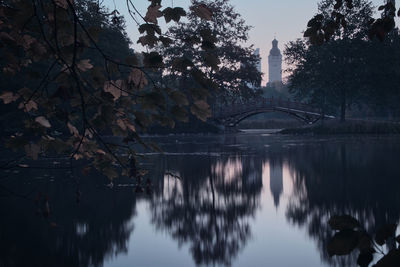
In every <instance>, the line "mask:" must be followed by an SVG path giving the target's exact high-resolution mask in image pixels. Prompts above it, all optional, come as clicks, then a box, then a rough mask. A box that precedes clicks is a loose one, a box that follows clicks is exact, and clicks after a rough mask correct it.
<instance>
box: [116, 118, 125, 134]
mask: <svg viewBox="0 0 400 267" xmlns="http://www.w3.org/2000/svg"><path fill="white" fill-rule="evenodd" d="M117 124H118V126H119V127H120V128H121V129H122V130H124V131H125V130H126V125H125V123H124V122H123V121H122V119H118V120H117Z"/></svg>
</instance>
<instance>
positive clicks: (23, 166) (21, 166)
mask: <svg viewBox="0 0 400 267" xmlns="http://www.w3.org/2000/svg"><path fill="white" fill-rule="evenodd" d="M18 167H20V168H29V165H28V164H18Z"/></svg>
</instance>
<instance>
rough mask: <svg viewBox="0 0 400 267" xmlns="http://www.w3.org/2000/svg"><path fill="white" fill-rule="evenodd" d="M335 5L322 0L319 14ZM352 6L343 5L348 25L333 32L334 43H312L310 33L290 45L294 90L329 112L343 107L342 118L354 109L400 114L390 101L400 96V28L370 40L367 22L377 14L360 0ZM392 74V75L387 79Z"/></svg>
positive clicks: (368, 4)
mask: <svg viewBox="0 0 400 267" xmlns="http://www.w3.org/2000/svg"><path fill="white" fill-rule="evenodd" d="M331 3H332V1H328V0H327V1H322V2H321V3H320V5H319V11H320V13H322V14H329V13H331V10H332V7H331V6H330V5H331ZM353 5H354V6H352V8H351V9H349V8H342V9H345V11H344V12H345V14H346V23H347V25H346V28H345V29H342V30H336V31H335V32H333V33H332V35H331V36H330V41H329V42H326V43H325V44H324V45H322V46H318V45H313V41H314V40H311V39H312V38H311V37H310V38H309V39H302V40H297V41H295V42H290V43H289V44H288V45H287V46H286V49H285V56H286V61H287V63H288V64H289V65H291V66H292V67H291V68H290V69H289V72H290V76H289V84H290V89H291V92H292V93H293V94H294V95H295V96H296V97H297V98H298V99H303V100H305V101H308V102H310V103H313V104H315V105H318V106H319V107H321V108H323V109H324V111H325V112H335V111H337V110H338V107H339V113H340V118H341V120H342V121H343V120H345V117H346V113H347V110H348V109H351V108H354V107H359V108H364V109H365V108H368V109H374V110H376V111H377V110H379V109H381V113H382V109H383V110H388V111H390V113H391V114H392V115H394V114H397V111H396V110H397V108H396V107H395V106H394V105H393V104H392V101H391V100H392V99H393V100H394V99H398V96H400V94H399V93H400V92H399V91H398V90H397V84H396V77H398V76H399V74H400V73H399V71H398V70H397V69H398V67H399V63H398V62H399V61H398V60H399V58H400V54H399V52H398V50H399V49H398V47H399V46H398V44H399V43H398V41H399V38H398V30H397V29H396V30H394V31H392V32H391V33H390V34H388V36H387V38H386V39H385V40H384V41H383V42H378V41H371V40H368V39H367V38H365V36H366V34H367V32H368V30H369V26H368V23H367V22H368V21H369V20H370V19H371V17H372V15H373V13H372V6H371V3H370V2H368V1H365V0H358V1H353ZM324 23H329V22H324ZM307 31H310V28H309V29H307ZM306 35H307V34H306ZM388 75H390V77H391V79H387V77H388Z"/></svg>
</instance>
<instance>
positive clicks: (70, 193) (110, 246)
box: [0, 131, 400, 267]
mask: <svg viewBox="0 0 400 267" xmlns="http://www.w3.org/2000/svg"><path fill="white" fill-rule="evenodd" d="M146 139H147V140H148V141H154V142H156V143H158V144H159V146H160V147H161V148H162V149H163V151H164V153H154V152H152V153H143V155H142V160H141V164H142V168H144V169H146V170H148V174H147V177H148V178H150V180H151V182H152V184H153V186H152V188H151V192H143V193H137V192H135V191H136V190H135V188H134V186H133V181H130V180H127V179H117V180H115V181H114V186H113V187H112V188H111V187H109V186H107V185H106V184H107V183H108V181H107V180H106V179H105V178H104V177H102V176H101V175H98V174H97V175H95V174H93V173H92V174H90V175H88V176H85V175H83V174H82V173H74V171H71V170H69V169H65V170H53V169H47V170H40V169H30V170H26V171H10V172H8V173H7V176H5V178H3V180H2V181H1V183H0V184H1V186H2V190H0V199H1V201H0V212H1V214H2V215H1V220H0V266H1V267H3V266H7V267H8V266H108V267H125V266H126V267H128V266H144V267H153V266H163V267H167V266H171V267H172V266H243V267H251V266H275V267H279V266H282V267H290V266H293V267H295V266H296V267H297V266H307V267H317V266H355V265H356V264H355V262H356V260H357V255H355V254H350V255H348V256H341V257H338V256H334V257H329V255H328V253H327V252H326V247H327V243H328V242H329V239H330V238H331V237H332V236H333V234H334V233H333V232H332V230H331V229H330V227H329V225H328V224H327V221H328V220H329V218H330V217H331V216H332V215H335V214H349V215H352V216H354V217H356V218H357V219H358V220H359V221H360V222H361V224H362V225H363V226H364V227H365V228H366V229H367V231H370V232H371V233H373V232H374V231H375V230H376V228H377V227H379V226H381V225H384V224H386V223H388V222H393V223H398V222H399V218H400V194H399V188H400V164H399V154H400V139H399V138H398V137H391V136H384V137H377V136H339V137H338V136H326V137H324V136H284V135H276V134H273V132H269V131H246V132H242V133H237V134H227V135H209V136H203V135H202V136H193V135H191V136H189V135H187V136H185V135H180V136H164V137H148V138H146ZM57 164H59V165H60V166H62V164H63V163H62V162H57ZM77 192H78V193H77ZM46 201H47V202H48V205H49V210H50V213H49V214H48V216H47V215H46V216H42V213H43V203H44V202H46ZM46 205H47V204H46ZM375 260H376V259H375Z"/></svg>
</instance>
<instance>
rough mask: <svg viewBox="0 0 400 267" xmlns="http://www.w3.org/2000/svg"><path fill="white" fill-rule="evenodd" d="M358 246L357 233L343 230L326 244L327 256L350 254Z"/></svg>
mask: <svg viewBox="0 0 400 267" xmlns="http://www.w3.org/2000/svg"><path fill="white" fill-rule="evenodd" d="M357 244H358V233H357V232H356V231H353V230H343V231H340V232H338V233H336V234H335V235H334V236H333V238H332V239H331V240H330V241H329V243H328V254H329V256H331V257H332V256H334V255H338V256H343V255H348V254H350V253H351V252H352V251H353V250H354V249H355V248H356V247H357Z"/></svg>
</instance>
